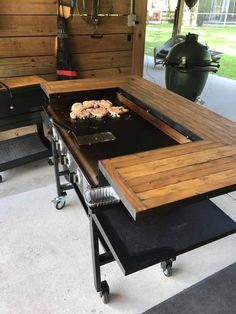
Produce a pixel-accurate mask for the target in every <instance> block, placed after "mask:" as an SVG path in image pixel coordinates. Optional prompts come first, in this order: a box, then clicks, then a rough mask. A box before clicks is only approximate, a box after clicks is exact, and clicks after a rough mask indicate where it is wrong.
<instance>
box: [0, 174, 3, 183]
mask: <svg viewBox="0 0 236 314" xmlns="http://www.w3.org/2000/svg"><path fill="white" fill-rule="evenodd" d="M2 181H3V179H2V176H1V175H0V183H2Z"/></svg>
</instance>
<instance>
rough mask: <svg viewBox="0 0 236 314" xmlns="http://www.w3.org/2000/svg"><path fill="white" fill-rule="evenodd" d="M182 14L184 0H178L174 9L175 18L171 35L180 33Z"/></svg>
mask: <svg viewBox="0 0 236 314" xmlns="http://www.w3.org/2000/svg"><path fill="white" fill-rule="evenodd" d="M183 15H184V0H178V3H177V7H176V10H175V20H174V26H173V32H172V36H173V37H174V36H177V35H179V34H180V33H181V27H182V22H183Z"/></svg>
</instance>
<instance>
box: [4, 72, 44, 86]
mask: <svg viewBox="0 0 236 314" xmlns="http://www.w3.org/2000/svg"><path fill="white" fill-rule="evenodd" d="M0 82H1V83H3V84H4V85H6V86H7V87H8V88H18V87H24V86H30V85H39V84H42V83H46V80H44V79H43V78H42V77H39V76H37V75H31V76H19V77H11V78H6V79H0Z"/></svg>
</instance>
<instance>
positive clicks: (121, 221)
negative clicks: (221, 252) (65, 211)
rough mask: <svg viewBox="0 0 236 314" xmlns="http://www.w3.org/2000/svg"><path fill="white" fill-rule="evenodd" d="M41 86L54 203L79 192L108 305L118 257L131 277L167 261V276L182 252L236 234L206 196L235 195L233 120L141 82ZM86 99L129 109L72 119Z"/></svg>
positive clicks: (132, 79) (100, 287) (234, 225)
mask: <svg viewBox="0 0 236 314" xmlns="http://www.w3.org/2000/svg"><path fill="white" fill-rule="evenodd" d="M42 87H43V89H44V91H45V93H46V95H47V97H48V103H47V104H46V106H45V119H46V120H47V121H48V123H49V125H50V127H51V132H52V150H53V162H54V169H55V177H56V184H57V193H58V195H57V197H56V198H55V200H54V202H55V206H56V208H57V209H61V208H63V207H64V205H65V196H66V190H68V189H71V188H74V189H75V191H76V193H77V194H78V196H79V198H80V200H81V203H82V205H83V207H84V209H85V211H86V213H87V215H88V217H89V220H90V228H91V243H92V256H93V272H94V282H95V287H96V290H97V291H98V292H99V293H100V296H101V297H102V298H103V301H104V302H105V303H107V302H108V300H109V286H108V284H107V282H106V281H101V274H100V267H101V266H102V265H104V264H106V263H109V262H112V261H114V260H116V261H117V262H118V264H119V265H120V267H121V269H122V271H123V272H124V274H125V275H128V274H131V273H133V272H136V271H138V270H141V269H143V268H146V267H148V266H151V265H154V264H156V263H161V266H162V268H163V271H164V273H165V275H166V276H171V274H172V263H173V261H174V260H175V259H176V257H177V256H178V255H180V254H182V253H185V252H188V251H190V250H192V249H194V248H197V247H199V246H202V245H205V244H207V243H209V242H212V241H215V240H217V239H219V238H222V237H225V236H227V235H230V234H232V233H235V232H236V223H235V222H234V221H233V220H232V219H230V218H229V217H228V216H227V215H226V214H225V213H223V212H222V211H221V210H220V209H219V208H218V207H217V206H216V205H214V204H213V203H212V202H211V201H210V200H209V197H212V196H216V195H219V194H223V193H225V192H228V191H233V190H235V187H236V174H235V170H234V169H235V161H236V124H235V123H233V122H231V121H229V120H226V119H224V118H222V117H220V116H218V115H216V114H214V113H212V112H210V111H208V110H207V109H205V108H203V107H200V106H198V105H196V104H194V103H192V102H190V101H188V100H186V99H184V98H182V97H181V96H178V95H175V94H174V93H171V92H169V91H167V90H165V89H162V88H160V87H159V86H157V85H154V84H152V83H150V82H148V81H146V80H144V79H142V78H140V77H136V76H130V77H125V78H121V79H117V80H115V79H114V80H108V79H100V80H96V79H86V80H74V81H68V82H66V81H63V82H51V83H46V84H43V85H42ZM89 99H108V100H110V101H112V102H113V104H114V105H120V104H122V105H123V106H125V107H127V108H128V109H129V112H128V113H127V114H124V115H123V116H121V117H119V118H112V117H104V118H102V119H88V120H79V121H78V120H76V121H73V120H71V119H70V117H69V113H70V108H71V105H72V104H73V103H74V102H76V101H77V102H78V101H80V102H81V101H84V100H89ZM62 176H65V177H66V178H67V180H68V181H69V183H68V184H62V183H61V177H62ZM99 241H100V242H101V243H102V245H103V247H104V250H105V252H104V253H100V252H99Z"/></svg>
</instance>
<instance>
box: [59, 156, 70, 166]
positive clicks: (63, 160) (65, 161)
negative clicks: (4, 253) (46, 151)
mask: <svg viewBox="0 0 236 314" xmlns="http://www.w3.org/2000/svg"><path fill="white" fill-rule="evenodd" d="M60 163H61V164H62V165H63V166H64V165H67V164H68V158H67V156H66V155H61V156H60Z"/></svg>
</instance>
